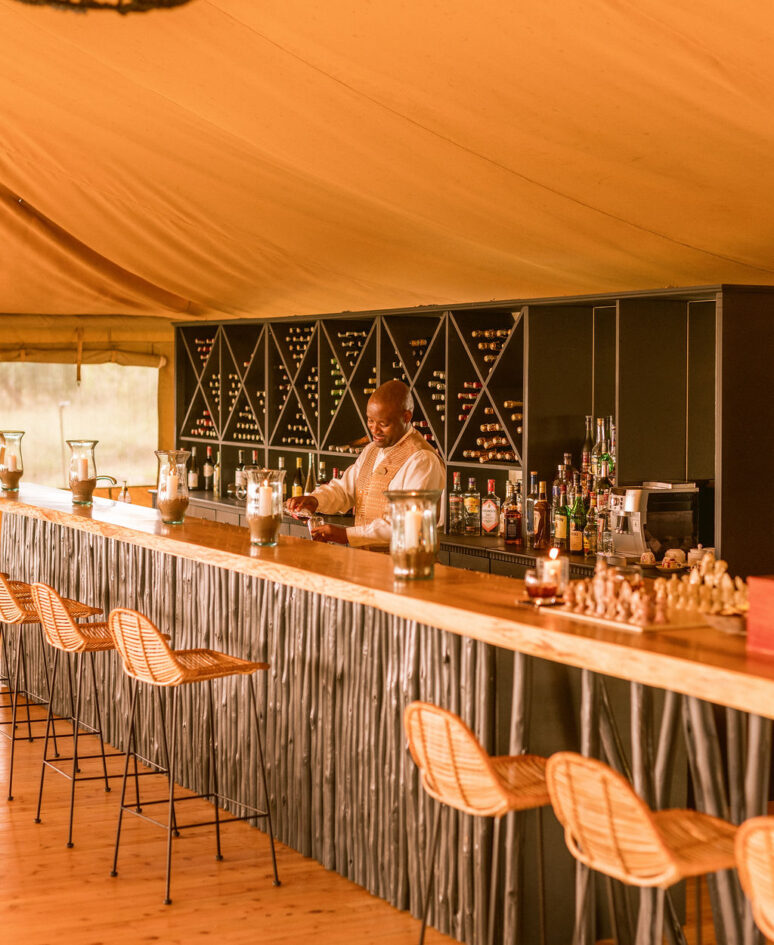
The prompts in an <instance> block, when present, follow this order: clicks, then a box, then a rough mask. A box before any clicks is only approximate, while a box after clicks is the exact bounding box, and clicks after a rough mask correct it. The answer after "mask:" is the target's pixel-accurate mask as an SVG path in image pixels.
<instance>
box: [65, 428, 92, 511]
mask: <svg viewBox="0 0 774 945" xmlns="http://www.w3.org/2000/svg"><path fill="white" fill-rule="evenodd" d="M97 443H99V440H67V445H68V446H69V447H70V491H71V492H72V494H73V505H91V504H92V497H93V495H94V487H95V486H96V485H97V467H96V464H95V462H94V447H95V446H96V445H97Z"/></svg>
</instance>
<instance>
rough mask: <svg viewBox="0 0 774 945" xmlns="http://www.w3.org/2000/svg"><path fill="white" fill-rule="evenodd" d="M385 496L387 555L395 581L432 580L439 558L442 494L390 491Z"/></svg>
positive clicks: (424, 490) (410, 490) (407, 490)
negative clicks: (389, 529) (389, 533)
mask: <svg viewBox="0 0 774 945" xmlns="http://www.w3.org/2000/svg"><path fill="white" fill-rule="evenodd" d="M385 495H386V496H387V499H388V501H389V503H390V511H389V516H388V518H389V521H390V523H391V525H392V536H391V538H390V554H391V555H392V564H393V573H394V575H395V577H396V578H398V579H399V580H407V579H409V580H410V579H414V578H431V577H432V576H433V568H434V566H435V559H436V556H437V554H438V501H439V499H440V498H441V493H440V492H439V491H438V490H437V489H405V490H403V489H400V490H398V489H393V490H391V491H389V492H386V493H385Z"/></svg>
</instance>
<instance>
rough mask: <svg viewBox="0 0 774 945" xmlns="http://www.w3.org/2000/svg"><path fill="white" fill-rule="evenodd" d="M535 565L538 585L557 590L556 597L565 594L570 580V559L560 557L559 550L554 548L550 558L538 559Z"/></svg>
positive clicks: (549, 554)
mask: <svg viewBox="0 0 774 945" xmlns="http://www.w3.org/2000/svg"><path fill="white" fill-rule="evenodd" d="M535 565H536V571H537V580H538V584H539V585H541V586H542V587H552V588H555V590H554V594H555V595H556V596H559V595H561V594H563V593H564V589H565V587H566V586H567V581H568V580H569V578H570V559H569V558H568V557H567V556H566V555H565V556H562V555H560V554H559V549H558V548H552V549H551V550H550V551H549V553H548V557H546V558H538V559H537V561H536V562H535Z"/></svg>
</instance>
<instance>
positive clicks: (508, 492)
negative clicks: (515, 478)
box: [497, 479, 513, 538]
mask: <svg viewBox="0 0 774 945" xmlns="http://www.w3.org/2000/svg"><path fill="white" fill-rule="evenodd" d="M512 495H513V483H512V482H511V480H510V479H506V481H505V498H504V499H503V504H502V506H501V507H500V524H499V525H498V526H497V536H498V538H505V509H506V506H507V505H508V503H509V502H510V501H511V496H512Z"/></svg>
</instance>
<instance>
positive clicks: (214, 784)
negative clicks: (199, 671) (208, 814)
mask: <svg viewBox="0 0 774 945" xmlns="http://www.w3.org/2000/svg"><path fill="white" fill-rule="evenodd" d="M207 701H208V703H209V706H208V708H209V715H210V777H209V780H210V782H211V784H208V785H207V787H208V788H209V787H211V788H212V791H213V794H214V800H215V859H216V860H222V859H223V854H222V853H221V851H220V808H219V806H218V793H219V792H218V754H217V752H216V751H215V701H214V699H213V698H212V680H211V679H208V680H207Z"/></svg>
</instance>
